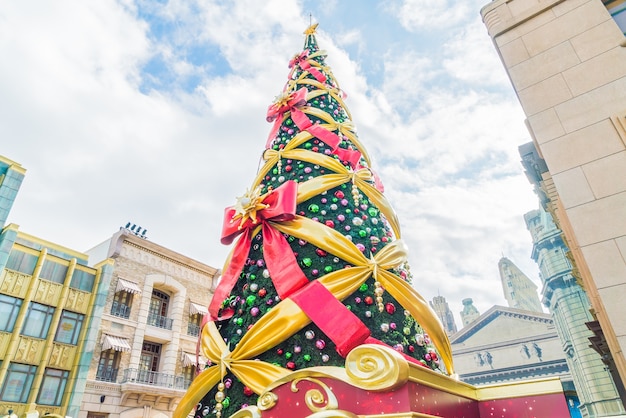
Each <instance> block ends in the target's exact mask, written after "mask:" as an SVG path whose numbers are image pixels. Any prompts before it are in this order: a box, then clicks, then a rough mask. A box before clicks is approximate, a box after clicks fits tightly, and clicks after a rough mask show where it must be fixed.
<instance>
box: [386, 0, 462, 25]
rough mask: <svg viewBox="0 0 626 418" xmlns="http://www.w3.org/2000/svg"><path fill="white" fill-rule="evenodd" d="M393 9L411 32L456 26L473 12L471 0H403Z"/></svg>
mask: <svg viewBox="0 0 626 418" xmlns="http://www.w3.org/2000/svg"><path fill="white" fill-rule="evenodd" d="M392 10H393V11H394V12H395V14H396V15H397V17H398V20H399V21H400V23H401V24H402V26H403V27H404V28H405V29H406V30H408V31H410V32H418V31H422V30H426V29H429V28H438V29H441V28H449V27H454V26H456V25H458V24H459V23H461V22H462V21H463V20H464V19H466V17H467V15H468V14H469V13H470V12H471V10H472V9H471V8H470V4H469V2H465V1H454V0H403V1H402V4H400V5H399V6H393V8H392Z"/></svg>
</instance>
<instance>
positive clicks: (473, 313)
mask: <svg viewBox="0 0 626 418" xmlns="http://www.w3.org/2000/svg"><path fill="white" fill-rule="evenodd" d="M462 303H463V310H462V311H461V321H463V327H465V326H466V325H469V324H471V323H472V322H474V321H475V320H476V319H478V317H479V316H480V312H478V309H476V307H475V306H474V301H473V300H472V298H466V299H463V301H462Z"/></svg>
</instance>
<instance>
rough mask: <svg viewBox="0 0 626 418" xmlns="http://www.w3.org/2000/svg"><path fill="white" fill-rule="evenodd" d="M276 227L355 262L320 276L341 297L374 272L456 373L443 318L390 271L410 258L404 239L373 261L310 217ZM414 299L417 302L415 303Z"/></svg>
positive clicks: (389, 246)
mask: <svg viewBox="0 0 626 418" xmlns="http://www.w3.org/2000/svg"><path fill="white" fill-rule="evenodd" d="M273 227H274V228H276V229H277V230H279V231H280V232H283V233H287V234H290V235H293V236H295V237H297V238H302V239H306V240H307V241H308V242H309V243H310V244H313V245H315V246H317V247H319V248H321V249H323V250H324V251H327V252H329V253H331V254H334V255H336V256H337V257H339V258H341V259H343V260H345V261H347V262H349V263H350V264H352V265H353V266H354V267H351V268H349V269H342V270H337V271H334V272H332V273H329V274H327V275H324V276H322V277H321V278H320V279H318V280H319V281H320V282H321V283H322V284H324V285H325V286H326V287H327V288H328V290H329V291H330V292H331V293H332V294H333V295H334V296H335V297H336V298H337V299H339V300H343V299H345V298H346V297H347V296H349V295H350V294H352V293H353V292H354V291H355V290H356V289H357V288H358V287H359V286H361V284H363V283H364V282H365V280H367V278H368V277H369V275H370V274H369V273H372V275H374V278H375V279H376V280H378V281H379V282H381V284H382V285H383V287H384V288H385V290H386V291H388V292H389V293H390V294H391V295H392V296H393V297H394V298H395V299H396V300H397V301H398V303H400V305H402V306H403V307H405V308H406V309H407V310H408V311H409V312H411V315H412V316H413V317H414V318H415V319H416V320H417V321H419V323H420V325H421V326H422V328H423V329H424V330H425V331H426V333H428V335H429V336H430V339H431V340H432V341H433V343H434V345H435V347H436V348H437V351H438V352H439V355H440V356H441V360H442V361H443V363H444V365H445V367H446V370H447V371H448V373H450V374H453V373H454V367H453V363H452V350H451V348H450V341H449V339H448V336H447V335H446V333H445V332H444V330H443V327H442V325H441V322H440V321H439V318H437V315H436V314H435V313H434V312H433V311H432V309H430V308H429V306H428V303H427V302H426V301H425V300H424V298H423V297H422V296H421V295H420V294H419V293H417V291H415V289H413V288H412V287H411V286H410V285H409V284H408V283H407V282H405V281H404V280H402V279H401V278H399V277H398V276H396V275H395V274H393V273H391V272H389V271H387V270H388V269H392V268H395V267H398V266H399V265H401V264H402V263H403V262H405V261H406V259H407V249H406V246H405V245H404V242H403V241H402V240H395V241H392V242H391V243H389V244H387V245H386V246H384V247H383V248H382V249H381V250H380V251H379V252H377V253H376V255H374V257H373V261H372V260H371V259H367V258H366V257H365V256H364V255H363V254H362V253H361V251H359V249H358V248H356V246H355V245H354V244H353V243H352V242H351V241H350V240H348V239H347V238H346V237H344V236H343V235H341V234H340V233H339V232H337V231H335V230H334V229H332V228H328V227H326V226H325V225H323V224H320V223H319V222H315V221H312V220H310V219H308V218H305V217H301V216H296V218H295V219H294V220H292V221H287V222H282V223H280V224H278V223H275V224H273ZM355 276H359V278H358V279H357V277H355ZM363 276H365V278H363ZM408 295H410V296H411V297H409V296H408ZM414 303H417V305H416V306H414Z"/></svg>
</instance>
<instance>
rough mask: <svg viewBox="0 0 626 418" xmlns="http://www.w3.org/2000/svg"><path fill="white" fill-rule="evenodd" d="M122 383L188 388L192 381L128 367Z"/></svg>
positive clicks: (178, 388)
mask: <svg viewBox="0 0 626 418" xmlns="http://www.w3.org/2000/svg"><path fill="white" fill-rule="evenodd" d="M120 383H135V384H140V385H149V386H155V387H161V388H168V389H176V390H187V388H188V387H189V385H190V384H191V381H190V380H188V379H185V378H184V377H183V376H176V375H171V374H165V373H159V372H151V371H147V370H138V369H126V370H124V375H123V376H122V379H121V380H120Z"/></svg>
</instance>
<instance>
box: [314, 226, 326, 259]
mask: <svg viewBox="0 0 626 418" xmlns="http://www.w3.org/2000/svg"><path fill="white" fill-rule="evenodd" d="M326 222H328V221H326ZM315 254H317V255H319V256H320V257H326V256H327V255H328V253H327V252H326V251H324V250H322V249H321V248H316V249H315Z"/></svg>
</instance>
